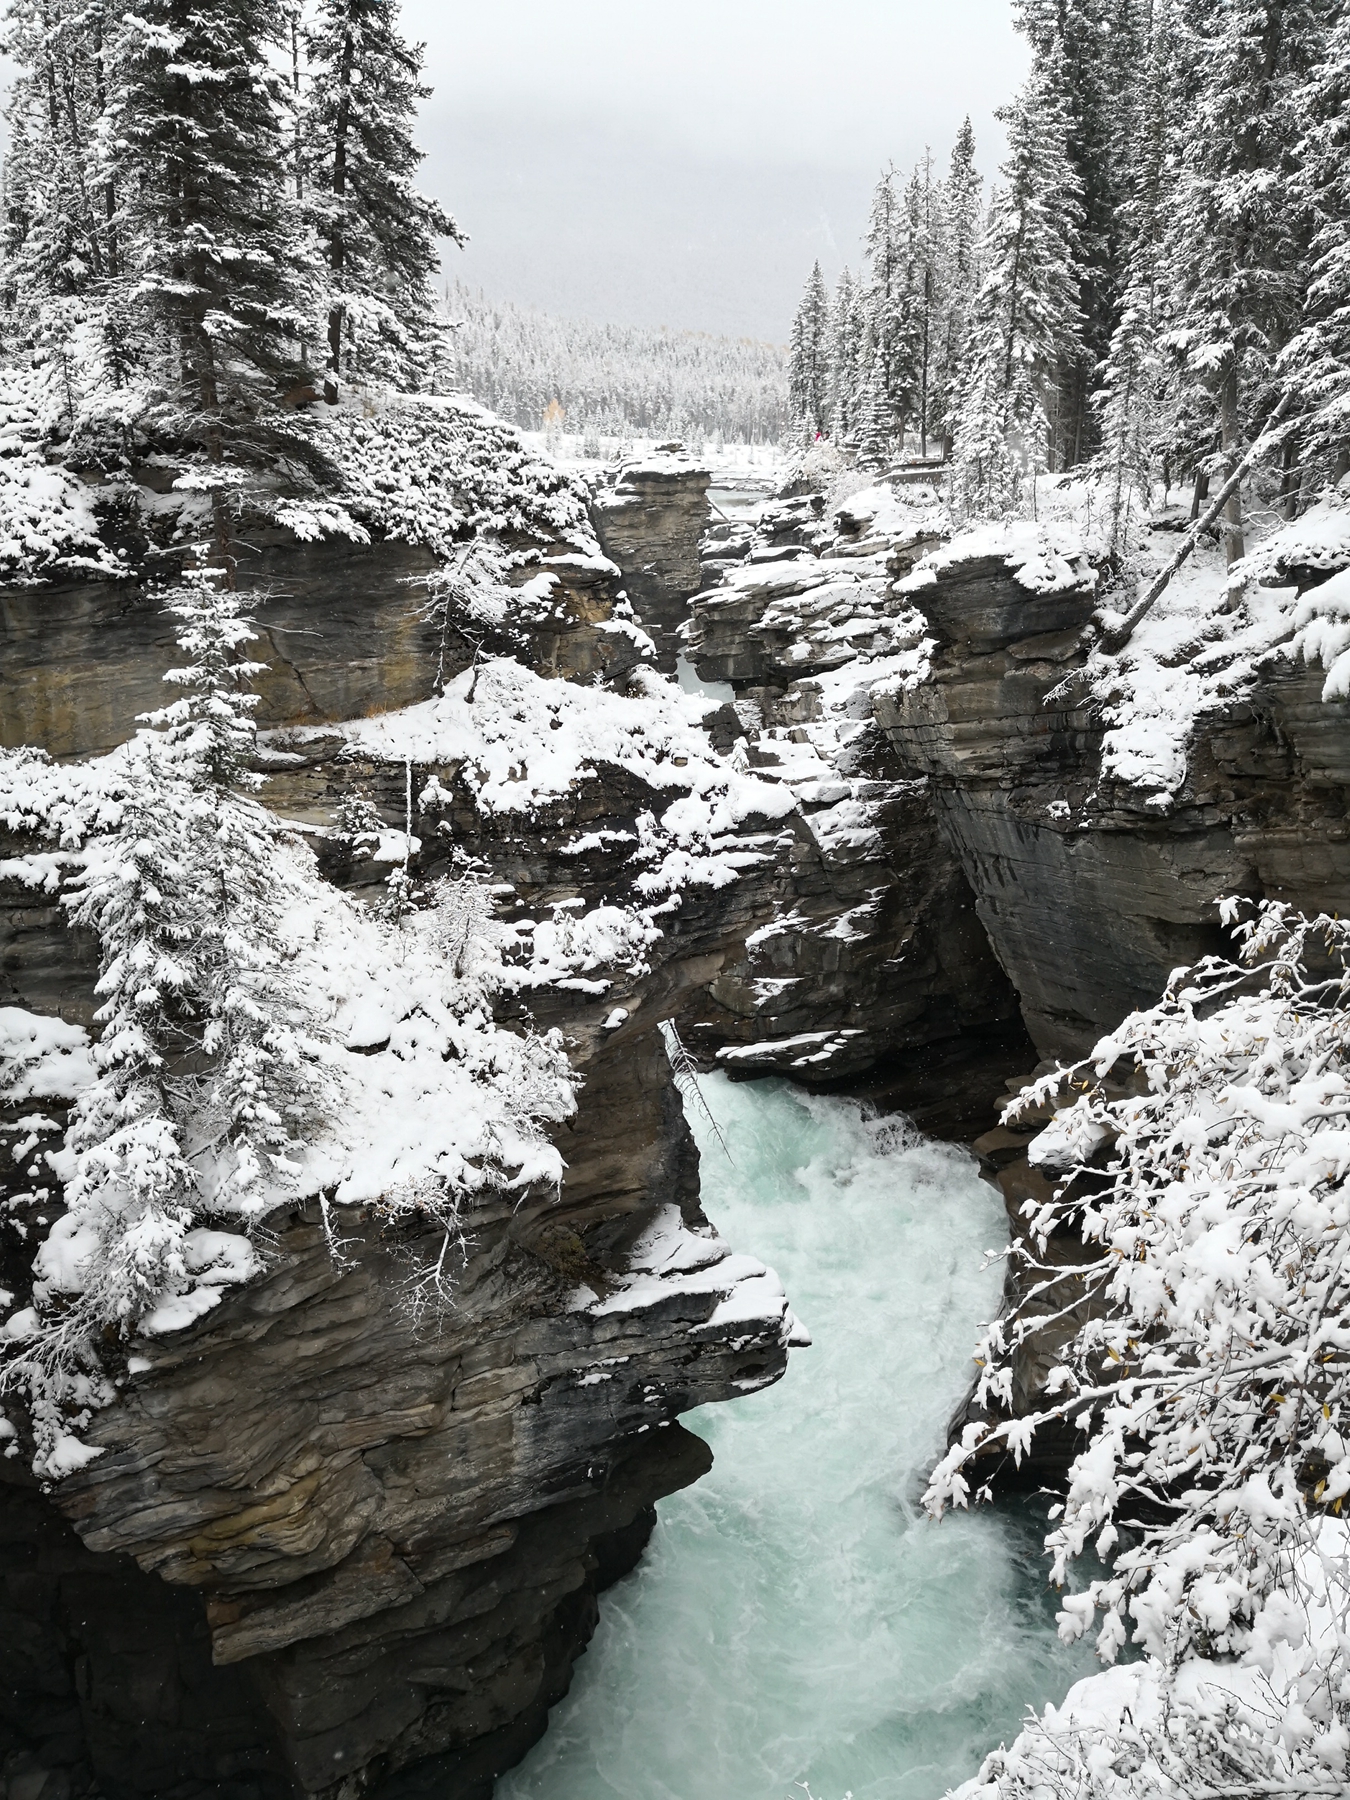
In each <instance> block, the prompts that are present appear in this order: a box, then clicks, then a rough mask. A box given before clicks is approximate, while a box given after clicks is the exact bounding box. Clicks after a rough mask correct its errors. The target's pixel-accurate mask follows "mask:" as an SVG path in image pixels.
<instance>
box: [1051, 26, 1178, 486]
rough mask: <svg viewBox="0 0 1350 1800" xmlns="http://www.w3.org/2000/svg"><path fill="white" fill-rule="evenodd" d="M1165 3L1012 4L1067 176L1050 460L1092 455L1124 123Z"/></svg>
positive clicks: (1121, 197)
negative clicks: (1047, 84)
mask: <svg viewBox="0 0 1350 1800" xmlns="http://www.w3.org/2000/svg"><path fill="white" fill-rule="evenodd" d="M1170 4H1171V0H1017V5H1016V9H1015V11H1016V18H1017V24H1018V28H1019V29H1020V30H1021V31H1022V33H1023V34H1024V36H1025V37H1026V38H1027V40H1028V41H1029V43H1030V44H1031V46H1032V50H1033V52H1034V55H1035V58H1036V60H1037V62H1038V63H1047V62H1053V63H1054V65H1055V69H1056V87H1057V91H1058V98H1059V100H1060V102H1061V104H1062V107H1063V115H1064V124H1065V136H1064V153H1065V156H1066V157H1067V159H1068V162H1069V166H1070V168H1071V169H1072V170H1073V173H1074V176H1075V181H1076V187H1077V193H1078V203H1079V209H1080V210H1079V217H1078V221H1077V225H1078V233H1077V254H1076V259H1075V267H1076V272H1077V279H1078V294H1077V306H1078V318H1079V323H1078V328H1077V332H1076V334H1075V338H1074V340H1073V341H1072V342H1071V343H1069V344H1067V345H1065V346H1064V348H1063V351H1062V353H1061V357H1060V368H1059V374H1058V378H1057V384H1056V385H1057V395H1056V400H1057V411H1058V427H1057V437H1058V444H1057V448H1056V463H1057V465H1058V466H1063V467H1070V466H1072V465H1073V464H1075V463H1079V462H1083V461H1086V460H1087V459H1088V458H1090V457H1091V456H1092V454H1093V452H1094V450H1095V448H1096V423H1097V421H1096V414H1095V410H1094V408H1093V407H1092V405H1091V395H1092V391H1093V388H1094V386H1095V385H1096V372H1097V370H1098V368H1099V366H1100V364H1101V362H1102V361H1103V359H1104V358H1105V357H1106V355H1107V351H1108V348H1109V345H1110V342H1111V335H1112V333H1113V331H1114V330H1115V327H1116V325H1117V323H1118V321H1119V318H1120V286H1121V282H1120V278H1121V270H1122V264H1123V259H1124V253H1125V241H1124V238H1123V236H1122V231H1121V226H1122V223H1123V217H1122V207H1123V206H1124V205H1125V202H1126V201H1127V199H1128V196H1129V193H1130V190H1131V186H1132V171H1131V167H1130V133H1129V123H1130V117H1131V113H1132V110H1133V106H1134V100H1135V94H1136V89H1137V86H1138V83H1139V79H1140V72H1141V69H1142V67H1143V63H1144V58H1145V54H1146V46H1147V35H1148V28H1149V18H1150V15H1152V14H1154V13H1155V12H1156V13H1158V14H1161V13H1162V12H1163V11H1165V10H1166V8H1167V7H1168V6H1169V5H1170Z"/></svg>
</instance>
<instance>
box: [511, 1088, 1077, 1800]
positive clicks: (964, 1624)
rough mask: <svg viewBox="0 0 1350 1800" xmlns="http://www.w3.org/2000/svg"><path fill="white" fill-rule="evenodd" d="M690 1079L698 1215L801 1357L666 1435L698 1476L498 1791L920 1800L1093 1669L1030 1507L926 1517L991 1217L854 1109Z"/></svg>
mask: <svg viewBox="0 0 1350 1800" xmlns="http://www.w3.org/2000/svg"><path fill="white" fill-rule="evenodd" d="M702 1085H703V1089H704V1092H705V1094H706V1096H707V1099H708V1101H709V1104H710V1106H711V1108H712V1110H713V1112H714V1114H715V1116H716V1118H717V1120H718V1122H719V1124H720V1125H721V1127H722V1130H723V1132H724V1134H725V1136H726V1138H727V1141H728V1143H729V1145H730V1148H731V1154H732V1156H733V1158H734V1159H735V1160H734V1162H731V1163H729V1162H728V1161H727V1159H726V1157H725V1156H724V1155H723V1153H722V1151H721V1150H720V1148H719V1147H718V1145H717V1143H716V1141H715V1140H713V1139H712V1136H711V1133H709V1132H707V1131H701V1132H700V1147H701V1149H702V1151H703V1195H704V1206H705V1208H706V1210H707V1212H708V1214H709V1216H710V1217H711V1218H712V1220H713V1221H714V1222H715V1224H716V1225H717V1226H718V1228H719V1230H721V1232H722V1233H723V1234H724V1235H725V1236H726V1237H727V1238H728V1239H729V1240H730V1241H731V1242H732V1243H734V1244H735V1245H736V1247H737V1248H738V1249H742V1250H747V1251H750V1252H752V1253H753V1254H755V1255H757V1256H760V1257H762V1258H763V1259H764V1260H765V1261H767V1262H768V1263H770V1264H771V1265H772V1266H773V1267H774V1268H776V1269H777V1271H778V1273H779V1274H780V1275H781V1276H782V1278H783V1281H784V1282H785V1284H786V1286H787V1290H788V1294H789V1296H790V1297H791V1300H792V1304H793V1307H794V1310H795V1311H796V1312H797V1314H798V1316H799V1317H800V1318H801V1320H802V1322H803V1323H804V1324H805V1325H806V1327H807V1329H808V1330H809V1331H810V1332H811V1334H812V1336H813V1339H814V1344H813V1347H812V1348H811V1349H809V1350H803V1351H794V1352H793V1355H792V1359H791V1366H790V1368H789V1370H788V1373H787V1375H786V1377H785V1378H784V1380H783V1381H781V1382H780V1383H779V1384H778V1385H777V1386H776V1387H775V1388H772V1389H770V1390H769V1391H768V1392H766V1393H762V1394H756V1395H753V1396H750V1397H748V1398H746V1399H745V1400H740V1401H734V1402H731V1403H729V1404H724V1405H721V1406H714V1407H707V1408H703V1409H701V1410H700V1411H698V1412H696V1413H692V1414H689V1415H687V1416H686V1418H685V1421H684V1422H685V1424H687V1425H688V1426H690V1427H691V1428H692V1429H693V1430H695V1431H697V1432H699V1433H700V1434H701V1435H702V1436H704V1437H705V1438H706V1439H707V1440H708V1442H709V1443H710V1444H711V1445H712V1448H713V1451H714V1455H715V1458H716V1461H715V1464H714V1467H713V1470H712V1472H711V1474H709V1475H708V1476H707V1477H705V1479H704V1480H703V1481H701V1482H699V1483H698V1484H697V1485H696V1486H695V1487H693V1488H690V1489H687V1490H686V1491H685V1492H683V1493H681V1494H676V1495H674V1496H672V1497H671V1498H670V1499H669V1500H666V1501H663V1502H662V1503H661V1505H660V1507H659V1509H658V1514H659V1522H658V1524H657V1528H656V1531H655V1534H654V1535H653V1538H652V1542H651V1545H650V1548H649V1549H648V1551H647V1553H646V1555H645V1557H644V1558H643V1560H642V1562H641V1563H640V1564H639V1566H638V1568H637V1569H636V1571H635V1572H634V1573H633V1574H632V1575H630V1576H628V1577H627V1578H626V1579H625V1580H624V1581H622V1582H620V1583H619V1584H618V1585H617V1586H615V1587H614V1588H612V1589H610V1591H609V1592H608V1593H607V1594H606V1595H605V1596H604V1598H603V1599H602V1601H601V1617H600V1626H599V1629H598V1631H597V1633H596V1635H595V1638H594V1640H593V1642H592V1645H591V1648H590V1650H589V1652H588V1653H587V1655H586V1656H585V1657H584V1658H583V1659H582V1661H581V1663H580V1664H579V1665H578V1669H577V1674H576V1678H575V1681H574V1684H573V1687H572V1691H571V1693H570V1694H569V1695H568V1696H567V1698H566V1699H565V1700H564V1701H563V1702H562V1703H561V1704H560V1705H559V1706H557V1707H556V1708H555V1709H554V1711H553V1714H552V1717H551V1721H550V1725H549V1730H548V1734H547V1736H546V1737H545V1738H544V1739H543V1741H542V1742H541V1743H540V1744H539V1745H538V1746H536V1748H535V1749H534V1750H533V1751H532V1752H531V1754H530V1756H529V1757H528V1758H527V1760H526V1761H525V1762H524V1763H523V1764H522V1765H521V1766H520V1767H519V1768H518V1769H516V1770H514V1771H513V1772H512V1773H511V1774H509V1775H507V1776H505V1777H504V1778H503V1779H502V1781H501V1782H499V1784H498V1787H497V1796H498V1800H805V1794H804V1789H809V1792H810V1794H811V1796H813V1800H843V1797H844V1796H845V1794H851V1795H852V1796H853V1800H936V1797H937V1796H939V1795H941V1794H943V1793H944V1792H945V1790H946V1789H947V1788H948V1787H949V1786H950V1785H951V1784H953V1783H954V1782H957V1781H959V1780H962V1779H964V1778H965V1777H966V1776H967V1775H970V1774H972V1773H973V1772H974V1770H975V1769H976V1768H977V1766H978V1764H979V1761H980V1759H981V1756H982V1755H983V1754H984V1752H985V1751H986V1750H988V1749H990V1748H992V1747H993V1746H994V1745H996V1744H997V1743H999V1742H1000V1740H1004V1739H1011V1737H1012V1736H1014V1735H1015V1733H1016V1730H1017V1727H1018V1722H1019V1720H1020V1718H1021V1716H1022V1714H1023V1713H1024V1712H1025V1710H1026V1707H1027V1706H1028V1705H1030V1704H1036V1705H1039V1704H1042V1703H1044V1702H1045V1701H1046V1700H1058V1699H1060V1698H1061V1697H1062V1696H1063V1694H1064V1692H1065V1690H1066V1689H1067V1688H1068V1687H1069V1685H1070V1684H1071V1682H1072V1681H1074V1680H1075V1679H1077V1677H1078V1676H1079V1675H1081V1674H1085V1673H1088V1672H1089V1671H1090V1668H1091V1667H1092V1666H1093V1665H1092V1663H1091V1659H1090V1657H1089V1656H1088V1654H1087V1653H1086V1652H1085V1651H1084V1650H1082V1649H1081V1648H1079V1649H1076V1650H1073V1651H1070V1650H1067V1649H1065V1648H1064V1647H1063V1646H1062V1645H1061V1644H1060V1643H1059V1642H1058V1640H1057V1638H1056V1636H1055V1631H1054V1622H1053V1619H1054V1609H1055V1603H1054V1595H1053V1593H1052V1592H1051V1591H1050V1590H1049V1589H1048V1588H1047V1586H1046V1576H1045V1567H1044V1564H1043V1562H1042V1561H1041V1559H1040V1555H1039V1544H1040V1537H1041V1534H1042V1532H1043V1529H1044V1527H1043V1525H1041V1524H1039V1523H1038V1522H1037V1520H1036V1519H1035V1518H1033V1517H1032V1516H1031V1514H1030V1513H1029V1512H1024V1513H1022V1514H1021V1515H1013V1516H1008V1515H1007V1514H995V1513H993V1512H992V1511H990V1510H988V1509H984V1510H981V1511H978V1512H976V1513H973V1514H958V1515H955V1516H949V1517H947V1518H946V1519H944V1520H943V1521H942V1522H941V1524H934V1523H933V1522H931V1521H930V1520H928V1519H926V1518H925V1517H924V1516H923V1514H922V1512H921V1510H920V1508H919V1505H918V1496H919V1489H920V1486H921V1482H922V1477H923V1474H924V1471H925V1470H926V1468H927V1467H928V1465H929V1464H930V1463H931V1462H932V1461H933V1459H934V1458H935V1456H936V1455H937V1453H938V1452H939V1450H940V1448H941V1445H942V1438H943V1428H944V1426H945V1424H946V1421H947V1419H948V1417H949V1416H950V1414H951V1412H952V1410H953V1408H954V1406H955V1405H956V1403H957V1402H958V1400H959V1399H960V1398H961V1395H962V1393H963V1392H964V1389H965V1386H966V1384H967V1382H968V1380H969V1378H970V1375H971V1373H972V1368H971V1346H972V1343H973V1340H974V1335H975V1329H976V1326H977V1324H978V1322H979V1321H980V1320H982V1319H986V1318H988V1317H989V1316H990V1314H991V1312H992V1311H993V1310H994V1308H995V1307H996V1305H997V1300H998V1289H999V1282H1000V1272H999V1269H998V1268H997V1267H993V1268H988V1269H982V1268H981V1261H982V1253H983V1251H984V1250H985V1249H986V1248H989V1247H990V1246H995V1245H997V1244H999V1243H1000V1242H1002V1240H1003V1238H1004V1235H1005V1225H1004V1218H1003V1210H1002V1207H1001V1204H1000V1202H999V1200H998V1196H997V1195H996V1194H995V1193H994V1192H993V1190H992V1189H991V1188H990V1187H989V1186H987V1185H986V1184H985V1183H984V1182H982V1181H981V1180H980V1179H979V1177H978V1175H977V1173H976V1169H975V1165H974V1162H973V1161H972V1159H971V1158H970V1157H969V1156H968V1155H966V1154H965V1153H964V1152H963V1151H961V1150H959V1149H956V1148H953V1147H951V1146H949V1145H942V1144H935V1143H931V1142H925V1141H920V1140H918V1139H916V1137H915V1135H914V1134H913V1133H912V1132H911V1131H909V1130H908V1128H907V1127H906V1126H905V1125H904V1124H903V1122H901V1121H894V1120H892V1121H875V1120H869V1119H868V1118H866V1117H865V1116H864V1113H863V1109H862V1108H861V1107H860V1106H859V1105H858V1104H857V1103H856V1102H853V1101H848V1100H835V1099H819V1098H812V1097H809V1096H806V1095H804V1094H801V1093H799V1092H796V1091H794V1090H792V1089H790V1088H789V1087H788V1086H787V1085H786V1084H783V1083H779V1082H757V1083H753V1084H733V1083H731V1082H729V1081H727V1080H726V1079H725V1078H723V1077H711V1078H708V1079H705V1081H704V1082H703V1084H702ZM692 1123H694V1125H695V1129H696V1130H697V1129H698V1127H699V1121H698V1120H696V1119H695V1120H693V1121H692Z"/></svg>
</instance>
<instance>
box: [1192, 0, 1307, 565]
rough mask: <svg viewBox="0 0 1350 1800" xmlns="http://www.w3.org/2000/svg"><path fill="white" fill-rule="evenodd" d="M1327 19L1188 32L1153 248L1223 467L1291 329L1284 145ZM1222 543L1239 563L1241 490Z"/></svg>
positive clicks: (1216, 11)
mask: <svg viewBox="0 0 1350 1800" xmlns="http://www.w3.org/2000/svg"><path fill="white" fill-rule="evenodd" d="M1326 14H1327V6H1326V4H1325V0H1231V4H1228V5H1224V6H1221V7H1217V6H1216V7H1212V8H1206V9H1204V10H1203V12H1202V14H1201V16H1200V18H1199V21H1198V27H1199V28H1198V29H1197V28H1196V25H1195V24H1192V28H1191V29H1192V37H1193V44H1192V48H1191V54H1192V55H1193V56H1194V57H1195V59H1196V66H1197V67H1198V69H1199V70H1200V72H1201V85H1200V90H1199V94H1198V97H1197V103H1196V106H1195V109H1194V114H1193V117H1192V118H1191V119H1190V120H1188V122H1187V127H1186V130H1185V131H1184V133H1183V134H1182V140H1181V144H1180V151H1179V173H1178V179H1177V183H1176V189H1175V194H1174V196H1173V198H1172V201H1171V204H1170V206H1169V223H1168V230H1167V233H1166V236H1165V239H1164V243H1163V263H1164V266H1165V267H1166V269H1167V272H1168V280H1169V287H1170V293H1169V304H1170V307H1171V312H1172V322H1171V327H1170V330H1169V332H1168V334H1167V342H1168V343H1169V344H1170V346H1171V347H1172V348H1173V349H1174V350H1175V351H1176V352H1177V354H1178V356H1179V357H1180V359H1181V361H1182V365H1183V370H1184V373H1185V375H1186V377H1187V378H1188V379H1189V380H1190V381H1191V382H1193V383H1196V384H1198V385H1199V386H1200V387H1202V388H1203V389H1204V390H1205V392H1206V393H1207V394H1208V395H1209V396H1210V401H1211V406H1212V409H1213V413H1214V414H1215V415H1216V418H1217V426H1218V433H1219V442H1220V449H1221V453H1222V457H1223V462H1224V464H1225V466H1232V464H1233V463H1235V462H1236V461H1237V460H1238V458H1239V457H1240V455H1241V452H1242V448H1243V446H1244V444H1245V443H1246V442H1247V441H1248V440H1249V438H1250V436H1251V434H1252V432H1253V431H1254V430H1255V429H1257V428H1258V426H1259V423H1260V421H1261V419H1262V418H1263V417H1264V416H1265V414H1266V413H1267V412H1268V411H1269V410H1270V408H1271V405H1272V403H1273V400H1274V397H1275V386H1274V381H1273V365H1274V362H1275V359H1276V358H1277V357H1278V355H1279V353H1280V352H1281V351H1282V350H1283V348H1284V346H1285V344H1286V343H1287V342H1288V341H1289V340H1290V338H1291V337H1292V336H1293V334H1294V331H1295V329H1296V327H1297V323H1298V314H1299V306H1300V301H1301V295H1302V288H1303V284H1304V281H1305V280H1306V273H1307V250H1308V240H1309V236H1310V230H1309V222H1308V220H1307V218H1306V216H1305V215H1304V214H1303V212H1302V210H1301V209H1300V208H1299V207H1298V206H1297V205H1295V204H1291V202H1292V201H1294V200H1295V199H1296V197H1297V193H1298V183H1297V175H1298V164H1297V155H1296V146H1297V144H1298V142H1299V139H1300V137H1301V136H1302V131H1303V126H1304V124H1305V120H1304V118H1303V116H1302V113H1301V104H1302V102H1301V95H1302V93H1303V91H1304V88H1305V86H1306V83H1307V81H1308V78H1309V76H1310V74H1311V72H1312V69H1313V67H1314V66H1315V64H1316V61H1317V57H1318V52H1319V50H1320V49H1321V46H1322V42H1323V39H1324V33H1325V22H1326ZM1224 541H1225V547H1226V550H1227V554H1228V560H1229V561H1230V562H1234V561H1236V560H1237V559H1238V558H1239V557H1241V555H1242V554H1243V549H1244V541H1243V529H1242V506H1241V497H1240V494H1234V496H1233V498H1232V500H1231V501H1230V502H1229V504H1228V507H1227V508H1226V509H1225V526H1224Z"/></svg>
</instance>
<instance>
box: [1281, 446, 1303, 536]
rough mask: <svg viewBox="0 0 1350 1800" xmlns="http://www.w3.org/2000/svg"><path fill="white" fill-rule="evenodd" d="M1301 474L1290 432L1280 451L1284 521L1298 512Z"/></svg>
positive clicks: (1296, 449) (1296, 447)
mask: <svg viewBox="0 0 1350 1800" xmlns="http://www.w3.org/2000/svg"><path fill="white" fill-rule="evenodd" d="M1302 473H1303V472H1302V470H1301V469H1300V468H1299V467H1298V446H1297V443H1296V441H1295V438H1294V435H1293V433H1292V432H1291V433H1290V435H1289V436H1288V437H1287V438H1286V439H1285V440H1284V444H1283V445H1282V447H1281V450H1280V511H1281V512H1282V513H1283V514H1284V516H1285V518H1286V519H1292V518H1294V517H1295V516H1296V514H1297V512H1298V490H1299V483H1300V479H1301V477H1302Z"/></svg>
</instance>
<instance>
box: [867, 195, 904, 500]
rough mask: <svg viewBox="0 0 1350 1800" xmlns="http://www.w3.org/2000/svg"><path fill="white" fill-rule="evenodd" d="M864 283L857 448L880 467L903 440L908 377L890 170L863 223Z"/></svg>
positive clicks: (896, 198) (900, 229) (900, 205)
mask: <svg viewBox="0 0 1350 1800" xmlns="http://www.w3.org/2000/svg"><path fill="white" fill-rule="evenodd" d="M866 248H867V277H866V281H865V284H864V291H865V295H866V316H867V336H868V340H869V341H868V342H867V343H866V344H865V346H863V347H862V358H861V370H860V398H861V412H862V414H863V417H864V420H865V424H864V427H863V431H862V435H861V437H860V440H859V447H860V451H861V453H862V454H863V455H864V457H865V460H866V461H867V462H868V464H869V465H870V466H872V467H878V468H879V467H882V466H884V465H885V464H886V463H887V462H888V461H889V460H890V458H891V455H892V454H893V452H894V451H896V450H898V449H899V448H900V447H901V445H902V443H903V441H904V431H905V419H906V414H907V410H908V403H909V394H910V388H911V384H912V377H913V367H912V363H913V358H912V350H913V342H912V320H911V317H910V311H909V306H908V298H909V297H908V293H907V288H906V276H907V258H906V254H905V207H904V197H903V195H902V194H901V192H900V190H899V182H898V179H897V176H896V171H895V169H894V168H893V167H892V168H889V169H887V170H886V171H885V173H884V174H883V175H882V176H881V179H880V180H879V181H878V182H877V185H876V188H875V190H874V192H873V195H872V210H871V213H870V215H869V217H868V222H867V241H866Z"/></svg>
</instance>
